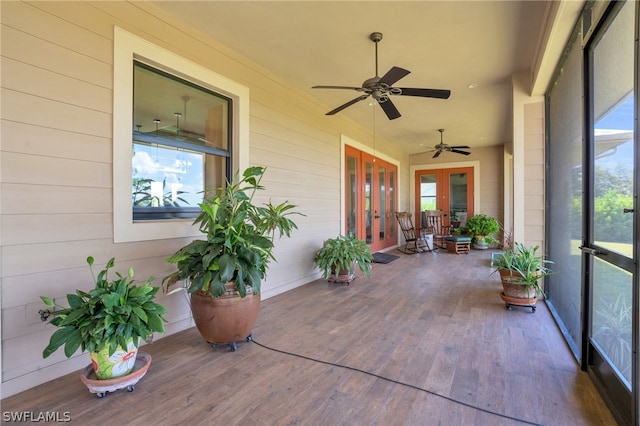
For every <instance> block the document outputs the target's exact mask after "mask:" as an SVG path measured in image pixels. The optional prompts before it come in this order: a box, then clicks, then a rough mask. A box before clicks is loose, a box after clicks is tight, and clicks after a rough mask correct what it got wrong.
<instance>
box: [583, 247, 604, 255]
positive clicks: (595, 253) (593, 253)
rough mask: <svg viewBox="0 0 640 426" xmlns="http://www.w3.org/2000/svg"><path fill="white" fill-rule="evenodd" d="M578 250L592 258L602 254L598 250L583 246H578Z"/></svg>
mask: <svg viewBox="0 0 640 426" xmlns="http://www.w3.org/2000/svg"><path fill="white" fill-rule="evenodd" d="M578 248H579V249H580V250H582V251H583V252H584V253H587V254H590V255H592V256H599V255H601V254H602V252H601V251H600V250H598V249H594V248H591V247H585V246H580V247H578Z"/></svg>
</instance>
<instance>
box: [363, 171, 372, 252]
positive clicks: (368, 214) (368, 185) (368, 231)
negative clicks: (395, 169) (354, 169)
mask: <svg viewBox="0 0 640 426" xmlns="http://www.w3.org/2000/svg"><path fill="white" fill-rule="evenodd" d="M373 177H374V176H373V162H372V161H368V160H365V162H364V214H365V235H366V237H365V241H366V242H367V244H371V243H372V242H373V227H374V221H373V216H374V215H373V206H374V204H373V185H374V183H373Z"/></svg>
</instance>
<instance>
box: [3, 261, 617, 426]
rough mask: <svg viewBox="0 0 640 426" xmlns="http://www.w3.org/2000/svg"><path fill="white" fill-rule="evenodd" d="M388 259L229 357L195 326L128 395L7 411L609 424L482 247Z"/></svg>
mask: <svg viewBox="0 0 640 426" xmlns="http://www.w3.org/2000/svg"><path fill="white" fill-rule="evenodd" d="M390 253H391V254H397V255H399V256H400V258H399V259H397V260H396V261H394V262H392V263H390V264H374V267H373V271H372V277H371V278H366V277H362V276H359V277H358V278H357V279H356V280H355V281H354V282H353V283H351V285H348V286H347V285H342V284H330V283H327V282H326V281H324V280H317V281H315V282H312V283H309V284H307V285H305V286H303V287H300V288H297V289H295V290H293V291H290V292H288V293H285V294H281V295H279V296H276V297H273V298H270V299H268V300H265V301H263V302H262V306H261V311H260V316H259V318H258V323H257V325H256V326H255V328H254V331H253V338H254V342H242V343H239V344H238V350H237V351H236V352H229V349H228V348H227V347H226V346H217V347H216V348H212V347H211V346H209V345H208V344H207V343H206V342H204V341H203V340H202V338H201V337H200V335H199V334H198V332H197V331H196V330H195V329H190V330H187V331H184V332H180V333H177V334H175V335H172V336H168V337H166V338H163V339H160V340H156V341H155V342H153V343H151V344H149V345H146V346H144V347H143V350H144V351H145V352H148V353H150V354H151V355H152V356H153V362H152V364H151V366H150V368H149V371H148V372H147V375H146V376H145V377H144V378H143V379H142V380H140V382H138V384H137V386H136V390H135V391H134V392H133V393H129V392H126V390H119V391H116V392H114V393H109V394H107V396H105V397H104V398H102V399H98V398H96V397H95V395H93V394H90V393H89V391H88V390H87V388H86V387H85V386H84V385H83V384H82V383H81V381H80V379H79V375H78V374H71V375H68V376H65V377H62V378H60V379H58V380H55V381H52V382H49V383H46V384H43V385H41V386H38V387H36V388H34V389H31V390H28V391H26V392H23V393H21V394H18V395H14V396H12V397H10V398H6V399H4V400H3V401H2V411H3V413H6V412H18V411H30V412H33V413H36V414H37V413H39V412H60V413H63V412H68V413H69V415H70V417H71V423H72V424H78V425H99V424H122V425H124V424H127V425H145V426H146V425H151V424H153V425H182V424H184V425H322V426H325V425H447V426H451V425H492V426H493V425H521V424H536V425H561V426H565V425H572V426H573V425H614V424H615V420H614V419H613V417H612V416H611V414H610V412H609V410H608V409H607V408H606V406H605V404H604V402H603V401H602V399H601V398H600V396H599V395H598V393H597V391H596V390H595V388H594V386H593V384H592V382H591V381H590V379H589V378H588V376H587V374H586V373H585V372H582V371H580V370H579V367H578V365H577V363H576V362H575V361H574V359H573V357H572V355H571V353H570V351H569V350H568V348H567V346H566V344H565V342H564V340H563V338H562V336H561V333H560V332H559V330H558V329H557V327H556V325H555V322H554V321H553V319H552V317H551V316H550V314H549V311H548V309H547V307H546V305H545V304H544V303H541V302H539V303H538V309H537V311H536V312H535V313H534V314H532V313H531V311H530V310H528V309H519V308H514V309H513V310H511V311H508V310H506V309H505V305H504V303H503V302H502V301H501V300H500V298H499V296H498V294H499V291H500V289H501V286H500V280H499V277H498V276H497V275H491V267H490V266H489V258H490V251H476V250H472V251H471V253H470V254H468V255H464V254H462V255H455V254H452V253H448V252H446V251H442V250H441V251H440V252H435V253H422V254H413V255H406V254H402V253H400V252H397V251H392V252H390ZM263 345H264V346H263ZM268 348H273V349H276V350H275V351H274V350H271V349H268ZM289 353H294V354H297V355H298V356H294V355H290V354H289ZM87 359H88V357H87ZM314 360H318V361H319V362H318V361H314ZM338 365H341V366H338ZM342 366H344V367H342ZM130 404H133V405H130Z"/></svg>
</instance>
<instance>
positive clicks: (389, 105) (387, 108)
mask: <svg viewBox="0 0 640 426" xmlns="http://www.w3.org/2000/svg"><path fill="white" fill-rule="evenodd" d="M378 104H380V106H381V107H382V110H383V111H384V113H385V114H387V117H389V120H395V119H396V118H398V117H400V111H398V108H396V106H395V105H394V104H393V102H391V99H387V100H386V101H384V102H378Z"/></svg>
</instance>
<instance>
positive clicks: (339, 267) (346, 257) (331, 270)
mask: <svg viewBox="0 0 640 426" xmlns="http://www.w3.org/2000/svg"><path fill="white" fill-rule="evenodd" d="M372 262H373V255H372V254H371V250H370V249H369V246H368V245H367V243H366V242H365V241H364V240H359V239H357V238H355V237H354V236H353V235H349V236H343V235H339V236H338V237H336V238H330V239H328V240H326V241H325V242H324V244H323V245H322V248H321V249H320V250H318V252H317V253H316V256H315V263H316V265H317V266H318V268H320V270H321V271H322V276H323V278H325V279H327V280H328V281H330V282H343V283H347V284H348V283H350V282H351V281H353V279H354V278H355V273H354V272H355V265H356V264H357V265H358V267H359V268H360V270H361V271H362V272H363V273H364V274H365V275H366V276H367V277H368V276H370V275H371V263H372Z"/></svg>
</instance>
